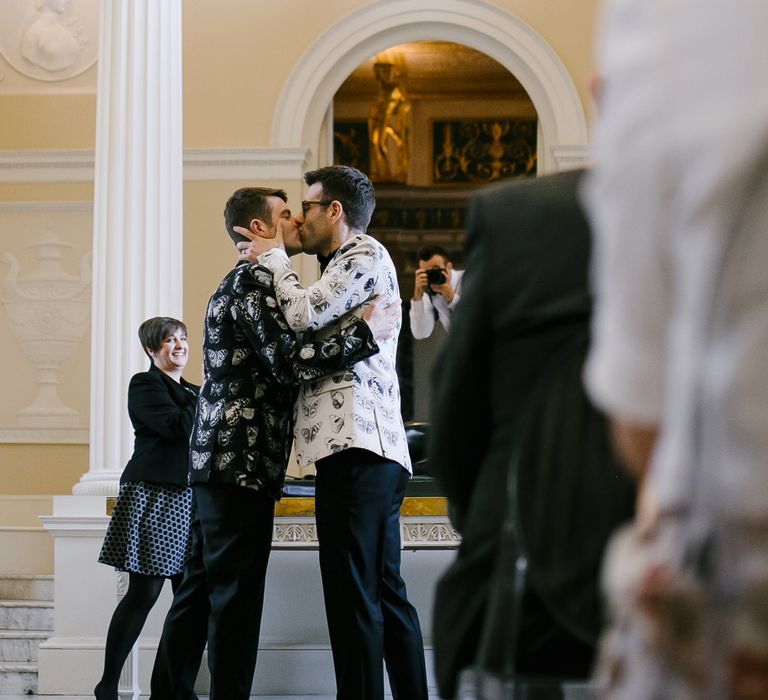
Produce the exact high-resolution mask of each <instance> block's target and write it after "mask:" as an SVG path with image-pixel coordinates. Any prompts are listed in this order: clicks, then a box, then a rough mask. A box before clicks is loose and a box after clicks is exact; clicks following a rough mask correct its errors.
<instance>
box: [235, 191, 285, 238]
mask: <svg viewBox="0 0 768 700" xmlns="http://www.w3.org/2000/svg"><path fill="white" fill-rule="evenodd" d="M268 197H279V198H280V199H282V200H283V201H284V202H287V201H288V194H287V193H286V191H285V190H276V189H273V188H271V187H241V188H240V189H239V190H235V192H233V194H232V196H231V197H230V198H229V199H228V200H227V204H226V206H225V207H224V225H225V226H226V227H227V233H228V234H229V237H230V238H231V239H232V240H233V241H234V242H235V243H240V242H242V241H246V242H247V241H248V239H247V238H246V237H245V236H241V235H240V234H239V233H236V232H235V226H242V227H243V228H248V227H249V226H250V224H251V221H252V220H253V219H261V220H262V221H265V222H267V223H270V224H271V223H272V208H271V207H270V204H269V201H268V200H267V198H268Z"/></svg>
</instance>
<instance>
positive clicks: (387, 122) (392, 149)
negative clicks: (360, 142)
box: [368, 63, 411, 182]
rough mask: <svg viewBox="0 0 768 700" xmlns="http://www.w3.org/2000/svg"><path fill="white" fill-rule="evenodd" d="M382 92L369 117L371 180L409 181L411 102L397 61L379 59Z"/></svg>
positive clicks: (377, 75)
mask: <svg viewBox="0 0 768 700" xmlns="http://www.w3.org/2000/svg"><path fill="white" fill-rule="evenodd" d="M373 71H374V74H375V76H376V80H377V81H378V83H379V96H378V98H377V100H376V104H374V105H373V107H372V108H371V111H370V115H369V117H368V135H369V141H370V150H371V166H370V167H371V173H370V174H371V180H373V181H374V182H405V181H406V179H407V176H408V153H409V149H410V143H409V140H410V139H409V124H408V119H409V115H410V111H411V104H410V102H409V100H408V98H407V97H406V94H405V89H404V87H403V85H402V81H401V78H402V69H401V68H400V66H397V65H395V64H394V63H375V64H374V66H373Z"/></svg>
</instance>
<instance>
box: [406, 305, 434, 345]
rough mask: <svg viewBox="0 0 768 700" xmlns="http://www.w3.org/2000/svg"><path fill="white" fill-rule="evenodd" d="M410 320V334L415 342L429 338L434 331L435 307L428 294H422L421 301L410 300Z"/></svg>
mask: <svg viewBox="0 0 768 700" xmlns="http://www.w3.org/2000/svg"><path fill="white" fill-rule="evenodd" d="M409 316H410V319H411V333H412V334H413V337H414V338H416V340H422V339H424V338H429V336H430V335H432V331H433V330H434V329H435V307H434V306H432V301H431V300H430V298H429V294H426V293H425V294H424V295H423V296H422V297H421V299H419V300H418V301H415V300H413V299H411V309H410V313H409Z"/></svg>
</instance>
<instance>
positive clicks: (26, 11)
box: [0, 0, 99, 81]
mask: <svg viewBox="0 0 768 700" xmlns="http://www.w3.org/2000/svg"><path fill="white" fill-rule="evenodd" d="M2 9H3V21H2V23H0V53H2V55H3V57H4V58H5V60H6V61H8V63H10V64H11V66H13V67H14V68H15V69H16V70H17V71H19V72H20V73H22V74H24V75H26V76H27V77H30V78H34V79H35V80H45V81H58V80H66V79H67V78H72V77H73V76H76V75H79V74H80V73H82V72H84V71H86V70H87V69H88V68H90V67H91V66H92V65H93V64H94V63H95V62H96V59H97V57H98V48H99V14H98V9H99V3H98V0H3V8H2Z"/></svg>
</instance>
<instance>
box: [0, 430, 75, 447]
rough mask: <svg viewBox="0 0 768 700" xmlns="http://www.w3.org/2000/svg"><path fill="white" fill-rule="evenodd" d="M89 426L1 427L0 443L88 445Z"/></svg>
mask: <svg viewBox="0 0 768 700" xmlns="http://www.w3.org/2000/svg"><path fill="white" fill-rule="evenodd" d="M88 442H89V437H88V428H0V443H11V444H20V445H36V444H52V445H87V444H88Z"/></svg>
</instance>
